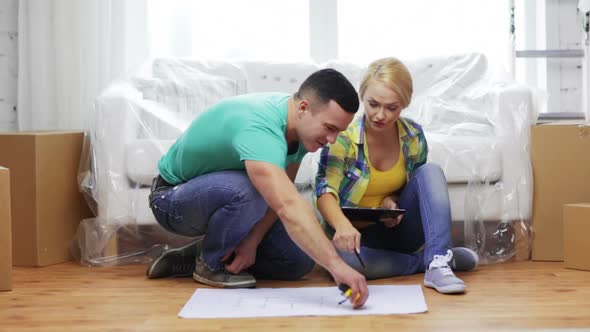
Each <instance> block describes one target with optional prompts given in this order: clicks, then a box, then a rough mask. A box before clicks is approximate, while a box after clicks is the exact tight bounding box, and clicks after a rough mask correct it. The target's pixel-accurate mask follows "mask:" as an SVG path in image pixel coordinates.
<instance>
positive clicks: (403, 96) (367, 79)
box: [359, 57, 413, 108]
mask: <svg viewBox="0 0 590 332" xmlns="http://www.w3.org/2000/svg"><path fill="white" fill-rule="evenodd" d="M373 80H375V81H378V82H381V83H384V84H385V85H386V86H387V87H389V88H390V89H392V90H393V91H395V93H397V95H398V96H399V98H400V102H401V103H402V105H401V106H402V108H406V107H407V106H408V105H409V104H410V101H411V100H412V92H413V83H412V75H411V74H410V71H409V70H408V68H407V67H406V66H405V65H404V64H403V63H402V62H401V61H399V60H398V59H396V58H393V57H389V58H383V59H379V60H376V61H373V62H372V63H371V64H370V65H369V68H367V71H366V72H365V75H364V76H363V79H362V81H361V85H360V88H359V96H360V97H361V100H362V99H363V97H364V96H365V92H366V91H367V88H368V87H369V84H371V81H373Z"/></svg>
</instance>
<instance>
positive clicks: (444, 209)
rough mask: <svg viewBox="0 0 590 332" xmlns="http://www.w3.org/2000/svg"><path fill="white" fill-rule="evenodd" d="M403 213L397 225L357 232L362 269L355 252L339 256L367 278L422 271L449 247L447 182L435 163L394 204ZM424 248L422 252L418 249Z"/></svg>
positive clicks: (423, 169) (414, 178)
mask: <svg viewBox="0 0 590 332" xmlns="http://www.w3.org/2000/svg"><path fill="white" fill-rule="evenodd" d="M397 204H398V206H399V207H400V208H402V209H405V210H406V212H405V213H404V216H403V218H402V221H401V223H400V224H399V225H397V226H395V227H393V228H388V227H385V225H384V224H383V223H380V222H379V223H375V224H374V225H370V226H368V227H365V228H363V229H361V230H360V233H361V250H360V252H361V257H362V259H363V262H364V263H365V266H366V268H363V267H362V266H361V264H360V262H359V261H358V258H357V257H356V255H355V254H354V253H348V252H339V254H340V257H342V259H343V260H344V261H345V262H346V263H347V264H348V265H350V266H351V267H352V268H354V269H355V270H357V271H359V272H360V273H362V274H363V275H364V276H365V277H366V278H367V279H378V278H388V277H392V276H400V275H408V274H414V273H418V272H424V270H425V268H426V267H427V266H428V265H429V264H430V262H431V261H432V259H433V256H434V255H445V254H446V253H447V250H448V249H450V246H451V208H450V203H449V192H448V188H447V181H446V178H445V175H444V173H443V171H442V170H441V168H440V167H439V166H438V165H436V164H424V165H422V166H420V167H419V168H418V169H417V170H416V171H415V172H414V174H413V176H412V178H411V179H410V181H409V182H408V183H407V184H406V186H405V187H404V188H403V189H402V192H401V195H400V197H399V199H398V201H397ZM422 246H424V250H420V249H421V247H422Z"/></svg>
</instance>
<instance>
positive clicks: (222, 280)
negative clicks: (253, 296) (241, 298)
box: [193, 255, 256, 288]
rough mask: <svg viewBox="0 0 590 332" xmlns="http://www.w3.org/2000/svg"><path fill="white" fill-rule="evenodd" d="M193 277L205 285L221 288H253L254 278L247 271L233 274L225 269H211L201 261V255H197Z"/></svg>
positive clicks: (254, 284) (254, 285)
mask: <svg viewBox="0 0 590 332" xmlns="http://www.w3.org/2000/svg"><path fill="white" fill-rule="evenodd" d="M193 279H194V280H195V281H196V282H200V283H202V284H205V285H209V286H213V287H222V288H254V287H256V279H254V277H253V276H252V275H251V274H249V273H247V272H240V273H238V274H233V273H229V272H227V271H226V270H225V269H221V270H219V271H213V270H211V269H209V267H207V265H206V264H205V263H204V262H203V258H202V257H201V255H199V256H198V257H197V260H196V264H195V271H194V272H193Z"/></svg>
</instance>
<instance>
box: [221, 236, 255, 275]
mask: <svg viewBox="0 0 590 332" xmlns="http://www.w3.org/2000/svg"><path fill="white" fill-rule="evenodd" d="M257 247H258V243H257V242H256V241H253V240H252V239H250V238H249V237H246V238H245V239H244V240H243V241H242V242H240V244H238V246H237V247H236V248H235V249H233V250H230V251H228V252H227V253H226V254H225V256H223V257H222V258H221V261H222V262H226V261H228V260H229V259H230V257H231V256H232V255H235V256H234V258H233V260H231V261H229V262H227V263H228V264H226V265H225V269H226V270H227V271H228V272H231V273H234V274H238V273H240V272H242V271H244V270H246V269H247V268H249V267H250V266H252V265H254V263H255V262H256V248H257Z"/></svg>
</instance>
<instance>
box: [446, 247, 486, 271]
mask: <svg viewBox="0 0 590 332" xmlns="http://www.w3.org/2000/svg"><path fill="white" fill-rule="evenodd" d="M451 250H452V251H453V259H451V261H450V262H449V266H450V267H451V269H453V271H471V270H473V269H475V268H476V267H477V265H478V264H479V257H478V256H477V254H476V253H475V251H473V250H471V249H469V248H465V247H455V248H451Z"/></svg>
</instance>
